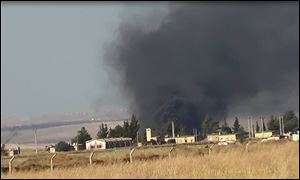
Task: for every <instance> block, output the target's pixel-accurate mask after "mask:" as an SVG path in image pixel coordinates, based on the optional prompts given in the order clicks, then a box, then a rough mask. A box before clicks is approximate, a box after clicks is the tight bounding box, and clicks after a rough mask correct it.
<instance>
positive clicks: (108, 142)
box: [85, 137, 132, 150]
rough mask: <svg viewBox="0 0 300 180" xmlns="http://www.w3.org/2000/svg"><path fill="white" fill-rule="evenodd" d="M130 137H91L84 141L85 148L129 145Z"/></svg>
mask: <svg viewBox="0 0 300 180" xmlns="http://www.w3.org/2000/svg"><path fill="white" fill-rule="evenodd" d="M131 141H132V139H131V138H125V137H120V138H104V139H93V140H89V141H86V142H85V144H86V149H88V150H92V149H109V148H116V147H126V146H130V145H131Z"/></svg>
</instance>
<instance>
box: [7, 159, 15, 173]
mask: <svg viewBox="0 0 300 180" xmlns="http://www.w3.org/2000/svg"><path fill="white" fill-rule="evenodd" d="M14 159H15V156H12V157H11V159H10V160H9V163H8V169H9V174H12V162H13V160H14Z"/></svg>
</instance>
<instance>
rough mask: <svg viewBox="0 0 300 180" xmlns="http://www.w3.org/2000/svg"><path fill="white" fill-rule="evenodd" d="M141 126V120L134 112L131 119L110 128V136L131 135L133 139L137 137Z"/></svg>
mask: <svg viewBox="0 0 300 180" xmlns="http://www.w3.org/2000/svg"><path fill="white" fill-rule="evenodd" d="M139 128H140V125H139V122H138V120H137V119H136V117H135V115H134V114H133V115H132V117H131V120H130V123H128V121H124V123H123V126H120V125H117V126H116V127H115V128H114V129H111V128H110V129H109V135H108V136H109V137H112V138H114V137H130V138H132V140H134V139H135V138H136V134H137V132H138V130H139Z"/></svg>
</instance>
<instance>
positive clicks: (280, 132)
mask: <svg viewBox="0 0 300 180" xmlns="http://www.w3.org/2000/svg"><path fill="white" fill-rule="evenodd" d="M278 120H279V135H282V131H281V116H279V117H278Z"/></svg>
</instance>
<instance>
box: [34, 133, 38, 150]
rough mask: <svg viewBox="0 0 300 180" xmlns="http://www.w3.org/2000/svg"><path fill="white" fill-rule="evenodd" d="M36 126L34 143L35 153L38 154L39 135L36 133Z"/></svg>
mask: <svg viewBox="0 0 300 180" xmlns="http://www.w3.org/2000/svg"><path fill="white" fill-rule="evenodd" d="M36 130H37V129H36V128H34V143H35V153H36V155H37V153H38V150H37V135H36Z"/></svg>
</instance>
